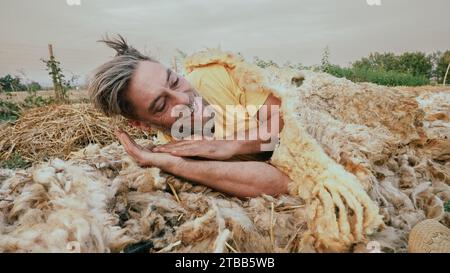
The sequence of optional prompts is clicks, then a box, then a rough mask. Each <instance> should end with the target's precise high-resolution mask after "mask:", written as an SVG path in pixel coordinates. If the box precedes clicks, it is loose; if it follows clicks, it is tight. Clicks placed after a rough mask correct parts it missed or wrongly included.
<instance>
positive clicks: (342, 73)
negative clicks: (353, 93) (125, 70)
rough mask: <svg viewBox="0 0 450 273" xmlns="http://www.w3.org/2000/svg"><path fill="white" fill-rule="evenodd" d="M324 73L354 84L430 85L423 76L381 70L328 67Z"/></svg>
mask: <svg viewBox="0 0 450 273" xmlns="http://www.w3.org/2000/svg"><path fill="white" fill-rule="evenodd" d="M325 72H327V73H329V74H331V75H333V76H335V77H338V78H346V79H348V80H351V81H354V82H372V83H376V84H380V85H386V86H400V85H401V86H420V85H426V84H429V83H430V80H429V79H428V78H426V77H424V76H414V75H411V74H408V73H402V72H397V71H385V70H381V69H369V68H342V67H340V66H338V65H329V66H328V68H327V69H326V70H325Z"/></svg>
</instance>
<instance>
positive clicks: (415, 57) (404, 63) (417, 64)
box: [398, 52, 433, 78]
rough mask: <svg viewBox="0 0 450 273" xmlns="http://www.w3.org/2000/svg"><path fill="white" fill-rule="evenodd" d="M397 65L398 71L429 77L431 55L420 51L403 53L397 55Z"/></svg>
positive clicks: (431, 65)
mask: <svg viewBox="0 0 450 273" xmlns="http://www.w3.org/2000/svg"><path fill="white" fill-rule="evenodd" d="M398 66H399V67H398V68H399V71H400V72H403V73H409V74H412V75H414V76H425V77H427V78H430V77H431V72H432V68H433V64H432V61H431V56H427V55H426V54H425V53H422V52H406V53H403V54H402V55H400V56H399V57H398Z"/></svg>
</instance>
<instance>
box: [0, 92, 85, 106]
mask: <svg viewBox="0 0 450 273" xmlns="http://www.w3.org/2000/svg"><path fill="white" fill-rule="evenodd" d="M28 95H29V94H28V92H26V91H21V92H8V93H4V92H2V93H0V100H8V101H12V102H15V103H20V102H23V101H24V100H25V98H26V97H27V96H28ZM54 95H55V91H53V90H40V91H37V92H36V96H41V97H43V98H50V97H53V96H54ZM87 99H89V94H88V91H87V90H79V91H77V90H70V91H69V100H70V101H71V102H81V101H82V100H87Z"/></svg>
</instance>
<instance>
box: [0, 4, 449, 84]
mask: <svg viewBox="0 0 450 273" xmlns="http://www.w3.org/2000/svg"><path fill="white" fill-rule="evenodd" d="M77 2H79V3H80V5H74V3H75V4H76V3H77ZM377 2H378V3H379V4H380V5H377ZM369 4H372V5H369ZM449 11H450V1H449V0H121V1H120V0H0V77H1V76H4V75H6V74H13V75H21V74H25V75H26V77H27V78H28V79H32V80H36V81H38V82H40V83H43V84H44V85H47V84H49V83H50V80H49V76H48V74H47V72H46V71H45V66H44V64H43V63H42V61H41V59H42V58H47V57H48V47H47V45H48V44H49V43H51V44H53V47H54V53H55V56H56V58H57V59H58V60H59V61H61V63H62V67H63V69H65V71H67V72H66V74H68V75H69V76H70V75H72V74H75V75H78V76H80V79H81V82H83V81H84V80H85V79H86V76H87V75H89V73H91V72H92V70H93V69H94V68H95V67H97V66H98V65H100V64H101V63H102V62H105V61H107V60H108V58H109V57H111V56H112V55H114V54H113V53H114V52H113V51H112V50H111V49H108V48H107V47H105V46H104V45H102V44H100V43H97V42H96V41H97V40H99V39H100V38H102V37H103V36H104V35H105V34H115V33H120V34H121V35H123V36H124V37H126V39H127V40H128V41H129V43H130V44H132V45H133V46H134V47H136V48H137V49H139V50H141V51H143V52H146V53H148V54H150V55H151V56H153V57H156V58H157V59H159V60H160V61H161V62H162V63H164V64H169V63H170V62H171V60H172V57H173V56H174V55H176V54H177V53H176V50H177V49H180V50H182V51H184V52H186V53H188V54H190V53H194V52H196V51H199V50H202V49H205V48H211V47H220V48H221V49H223V50H228V51H233V52H239V53H241V54H242V55H243V56H244V57H245V58H246V59H247V60H249V61H252V60H253V58H254V56H259V57H260V58H263V59H272V60H274V61H276V62H278V63H280V64H283V63H285V62H286V61H290V62H291V63H302V64H303V65H313V64H319V63H320V60H321V56H322V53H323V51H324V48H325V47H326V46H328V47H329V48H330V53H331V57H330V61H331V62H332V63H336V64H340V65H348V64H349V63H350V62H352V61H355V60H358V59H360V58H361V57H363V56H367V55H368V54H369V53H370V52H387V51H389V52H395V53H402V52H405V51H423V52H433V51H436V50H441V51H444V50H447V49H450V16H449Z"/></svg>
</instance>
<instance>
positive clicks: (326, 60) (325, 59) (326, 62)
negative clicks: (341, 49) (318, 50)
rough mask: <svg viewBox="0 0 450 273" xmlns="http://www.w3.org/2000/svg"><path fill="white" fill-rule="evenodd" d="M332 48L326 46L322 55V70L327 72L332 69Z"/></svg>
mask: <svg viewBox="0 0 450 273" xmlns="http://www.w3.org/2000/svg"><path fill="white" fill-rule="evenodd" d="M330 65H331V64H330V47H329V46H326V47H325V49H324V50H323V53H322V60H321V62H320V70H321V71H323V72H327V71H328V69H329V68H330Z"/></svg>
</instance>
